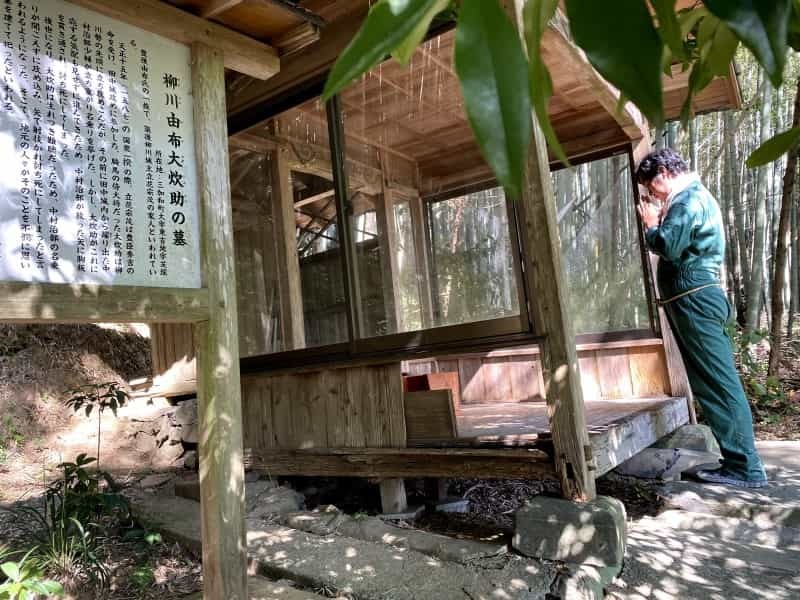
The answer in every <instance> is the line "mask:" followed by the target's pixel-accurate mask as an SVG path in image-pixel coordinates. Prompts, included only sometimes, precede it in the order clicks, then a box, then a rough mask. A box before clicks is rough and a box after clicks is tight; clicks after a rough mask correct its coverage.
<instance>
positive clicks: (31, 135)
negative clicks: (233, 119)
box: [0, 0, 200, 287]
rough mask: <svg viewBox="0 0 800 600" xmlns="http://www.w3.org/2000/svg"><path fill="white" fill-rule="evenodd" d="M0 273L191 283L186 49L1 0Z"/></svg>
mask: <svg viewBox="0 0 800 600" xmlns="http://www.w3.org/2000/svg"><path fill="white" fill-rule="evenodd" d="M0 19H2V20H1V21H0V109H1V110H0V165H2V167H1V168H0V280H1V281H43V282H53V283H72V282H76V283H89V282H92V283H103V284H116V285H140V286H168V287H200V264H199V262H200V258H199V257H200V250H199V238H198V236H199V234H198V231H199V223H198V218H199V215H198V210H197V198H198V192H197V184H196V165H195V162H194V160H195V157H194V130H193V127H194V124H193V119H192V96H191V70H190V51H189V49H188V48H187V47H186V46H183V45H181V44H178V43H175V42H173V41H170V40H167V39H164V38H161V37H159V36H156V35H154V34H151V33H149V32H145V31H143V30H140V29H138V28H135V27H132V26H130V25H127V24H124V23H119V22H116V21H114V20H112V19H109V18H107V17H104V16H102V15H98V14H95V13H93V12H91V11H88V10H85V9H82V8H79V7H77V6H74V5H72V4H68V3H66V2H63V1H62V0H0Z"/></svg>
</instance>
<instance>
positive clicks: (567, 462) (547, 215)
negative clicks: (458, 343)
mask: <svg viewBox="0 0 800 600" xmlns="http://www.w3.org/2000/svg"><path fill="white" fill-rule="evenodd" d="M524 4H525V2H524V0H514V3H513V7H511V6H509V7H508V9H507V10H509V12H511V13H512V14H511V15H510V16H511V17H512V20H513V21H514V22H515V23H516V24H517V27H518V29H519V31H520V35H521V37H522V38H523V43H524V35H522V31H523V19H522V8H523V6H524ZM523 176H524V180H523V188H522V195H521V197H520V198H519V206H520V208H521V211H520V212H521V213H522V214H521V222H520V224H519V234H520V237H521V239H522V242H523V243H522V246H523V260H524V263H525V267H526V268H525V271H526V278H525V285H526V286H527V292H528V294H527V296H528V298H530V304H531V306H530V314H531V316H532V318H533V322H534V330H535V331H536V333H537V334H539V335H544V339H543V341H542V343H541V349H542V369H543V371H544V382H545V398H546V399H547V408H548V417H549V420H550V430H551V432H552V436H553V445H554V448H555V468H556V473H557V474H558V478H559V480H560V481H561V492H562V494H563V495H564V496H565V497H566V498H570V499H575V500H591V499H593V498H594V497H595V481H594V474H593V473H592V471H591V470H590V468H593V467H594V465H593V464H592V462H593V458H592V456H591V446H590V445H589V433H588V430H587V427H586V415H585V407H584V404H583V392H582V390H581V382H580V375H579V373H578V353H577V351H576V349H575V331H574V329H573V326H572V318H571V316H570V314H569V312H568V311H567V303H566V299H565V287H566V285H565V283H564V282H565V275H564V266H563V265H562V264H561V249H560V243H559V236H558V225H557V223H556V214H555V213H556V208H555V198H554V196H553V189H552V184H551V179H550V169H549V164H548V158H547V148H546V146H545V141H544V134H543V133H542V130H541V128H540V127H539V125H538V123H537V121H536V119H535V118H534V119H533V139H532V140H531V148H530V153H529V158H528V162H527V163H526V164H525V166H524V173H523Z"/></svg>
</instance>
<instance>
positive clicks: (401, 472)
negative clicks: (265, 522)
mask: <svg viewBox="0 0 800 600" xmlns="http://www.w3.org/2000/svg"><path fill="white" fill-rule="evenodd" d="M245 465H246V466H247V468H248V469H252V470H254V471H261V472H264V473H269V474H270V475H272V476H275V475H287V476H288V475H298V476H307V477H374V478H399V477H407V478H412V477H448V478H452V477H463V478H473V477H479V478H481V479H555V478H556V474H555V470H554V469H553V461H552V459H551V458H550V457H549V456H548V455H547V454H546V453H544V452H542V451H541V450H523V449H517V448H502V449H497V450H494V449H491V450H484V449H477V448H443V449H436V448H339V449H336V448H333V449H332V448H309V449H306V450H272V449H266V450H258V451H255V450H248V451H246V452H245Z"/></svg>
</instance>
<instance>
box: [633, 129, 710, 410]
mask: <svg viewBox="0 0 800 600" xmlns="http://www.w3.org/2000/svg"><path fill="white" fill-rule="evenodd" d="M649 152H650V136H645V137H643V138H642V139H641V140H637V141H635V142H633V143H632V154H633V165H632V166H631V167H632V168H631V177H632V178H633V189H634V196H635V197H636V198H637V201H638V198H639V182H638V181H636V171H635V168H636V167H637V166H638V165H639V162H641V160H642V159H643V158H644V157H645V156H647V154H648V153H649ZM636 220H637V222H639V216H638V215H637V216H636ZM640 228H641V225H640ZM641 241H642V244H644V236H643V235H642V236H641ZM643 252H645V253H647V258H648V262H649V267H650V268H649V269H648V271H647V273H646V274H645V275H646V277H649V278H650V283H651V289H652V290H655V294H656V298H658V283H657V282H656V273H657V272H658V261H659V258H658V256H656V255H655V254H652V253H650V252H649V251H648V250H647V248H646V247H644V248H643ZM656 310H657V317H658V324H659V328H660V329H661V339H662V340H663V342H664V356H665V357H666V359H667V373H668V376H669V387H670V393H671V394H672V395H673V396H683V397H685V398H686V402H687V403H688V408H689V421H690V422H691V423H697V413H696V411H695V407H694V395H693V394H692V388H691V386H690V385H689V376H688V375H687V374H686V366H685V365H684V364H683V357H682V356H681V351H680V348H679V347H678V342H677V340H676V339H675V334H674V333H673V332H672V326H671V325H670V324H669V319H667V313H666V312H665V311H664V309H663V308H662V307H661V306H657V307H656Z"/></svg>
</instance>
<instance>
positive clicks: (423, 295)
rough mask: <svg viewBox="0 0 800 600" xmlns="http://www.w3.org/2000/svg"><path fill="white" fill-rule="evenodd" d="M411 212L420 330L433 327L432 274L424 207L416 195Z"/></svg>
mask: <svg viewBox="0 0 800 600" xmlns="http://www.w3.org/2000/svg"><path fill="white" fill-rule="evenodd" d="M408 206H409V208H410V210H411V231H412V233H413V236H414V263H415V266H416V273H417V287H418V289H419V307H420V311H421V312H422V328H423V329H429V328H431V327H433V294H432V290H431V277H432V276H433V273H432V272H431V268H430V260H429V259H428V247H427V243H426V240H427V236H426V235H425V229H426V226H427V219H426V218H425V207H424V206H423V204H422V198H421V197H420V196H419V195H417V196H415V197H414V198H411V199H410V200H409V201H408Z"/></svg>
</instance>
